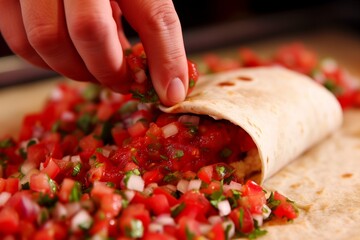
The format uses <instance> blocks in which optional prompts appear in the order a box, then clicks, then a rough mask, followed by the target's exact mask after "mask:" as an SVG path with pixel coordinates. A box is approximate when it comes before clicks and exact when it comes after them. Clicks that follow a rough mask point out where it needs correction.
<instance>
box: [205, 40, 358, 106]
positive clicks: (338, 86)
mask: <svg viewBox="0 0 360 240" xmlns="http://www.w3.org/2000/svg"><path fill="white" fill-rule="evenodd" d="M237 52H238V54H237V55H236V56H234V57H220V56H219V55H216V54H212V53H209V54H205V55H204V56H203V58H202V60H203V61H202V62H203V65H202V67H201V68H199V70H200V73H201V74H209V73H216V72H222V71H227V70H233V69H237V68H242V67H259V66H274V65H280V66H283V67H286V68H289V69H291V70H294V71H297V72H300V73H302V74H305V75H308V76H309V77H311V78H312V79H314V81H316V82H318V83H319V84H322V85H323V86H324V87H326V88H327V89H328V90H329V91H331V92H332V93H333V94H334V95H335V96H336V97H337V99H338V100H339V103H340V104H341V106H342V107H343V108H344V109H345V108H349V107H360V86H359V81H358V80H356V79H355V78H353V77H352V76H351V75H350V74H349V73H348V72H347V71H346V70H345V69H344V68H343V67H341V66H340V65H339V64H338V63H337V62H336V60H335V59H332V58H323V59H319V57H318V56H317V54H316V52H314V51H312V50H310V49H308V48H307V47H306V46H305V45H304V44H302V43H299V42H295V43H290V44H286V45H283V46H281V47H279V48H278V49H276V50H275V51H274V53H273V54H272V55H270V56H268V57H260V55H258V54H257V53H256V52H255V51H253V50H252V49H250V48H240V49H239V50H238V51H237Z"/></svg>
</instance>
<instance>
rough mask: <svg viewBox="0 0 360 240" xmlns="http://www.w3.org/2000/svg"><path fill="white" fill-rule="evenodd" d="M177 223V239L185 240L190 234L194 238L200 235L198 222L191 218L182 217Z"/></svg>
mask: <svg viewBox="0 0 360 240" xmlns="http://www.w3.org/2000/svg"><path fill="white" fill-rule="evenodd" d="M178 225H179V227H178V231H177V234H176V237H177V238H178V239H181V240H187V239H189V236H191V238H192V239H196V237H198V236H200V235H201V232H200V224H199V222H198V221H196V220H194V219H192V218H187V217H182V218H180V220H179V222H178Z"/></svg>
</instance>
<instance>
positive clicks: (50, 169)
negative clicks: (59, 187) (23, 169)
mask: <svg viewBox="0 0 360 240" xmlns="http://www.w3.org/2000/svg"><path fill="white" fill-rule="evenodd" d="M42 172H43V173H46V174H47V175H48V176H49V177H50V178H52V179H54V178H55V177H56V176H57V175H58V174H59V173H60V167H59V166H58V165H57V163H56V162H55V161H54V159H53V158H50V160H49V162H48V164H47V166H46V167H45V168H44V169H43V170H42Z"/></svg>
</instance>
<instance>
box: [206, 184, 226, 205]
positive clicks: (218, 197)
mask: <svg viewBox="0 0 360 240" xmlns="http://www.w3.org/2000/svg"><path fill="white" fill-rule="evenodd" d="M225 199H226V197H225V196H224V195H223V189H222V188H221V189H220V190H219V191H215V192H213V193H212V194H211V195H210V203H211V205H213V206H214V207H217V205H218V204H219V202H221V201H222V200H225Z"/></svg>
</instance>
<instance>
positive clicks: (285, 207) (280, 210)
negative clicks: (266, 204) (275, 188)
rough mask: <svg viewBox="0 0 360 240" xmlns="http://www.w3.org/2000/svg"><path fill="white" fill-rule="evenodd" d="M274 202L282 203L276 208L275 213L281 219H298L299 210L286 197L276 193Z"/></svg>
mask: <svg viewBox="0 0 360 240" xmlns="http://www.w3.org/2000/svg"><path fill="white" fill-rule="evenodd" d="M274 200H277V201H280V204H279V205H278V206H276V208H275V210H273V213H274V215H275V216H277V217H279V218H286V219H289V220H291V219H294V218H296V217H297V215H298V214H297V210H296V208H295V207H294V206H293V204H292V202H290V201H289V200H288V199H287V198H286V197H284V196H283V195H282V194H280V193H279V192H274Z"/></svg>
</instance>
